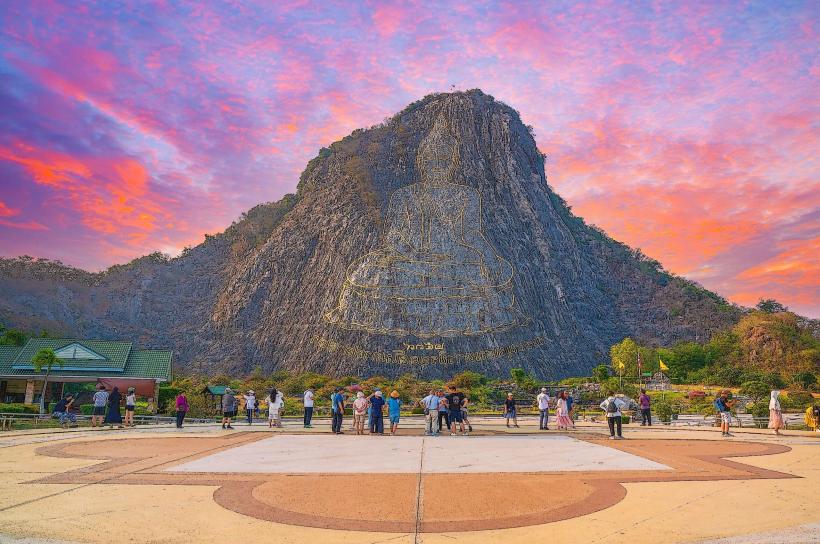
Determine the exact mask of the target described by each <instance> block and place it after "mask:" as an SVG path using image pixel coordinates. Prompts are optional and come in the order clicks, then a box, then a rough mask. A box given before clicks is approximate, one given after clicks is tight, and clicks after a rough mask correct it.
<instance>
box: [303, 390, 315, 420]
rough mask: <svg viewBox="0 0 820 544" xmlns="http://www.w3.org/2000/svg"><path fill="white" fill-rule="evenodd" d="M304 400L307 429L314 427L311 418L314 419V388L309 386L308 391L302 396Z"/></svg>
mask: <svg viewBox="0 0 820 544" xmlns="http://www.w3.org/2000/svg"><path fill="white" fill-rule="evenodd" d="M302 402H303V403H304V405H305V429H312V428H313V425H311V424H310V421H311V419H313V389H312V388H310V387H308V389H307V391H305V393H304V395H303V396H302Z"/></svg>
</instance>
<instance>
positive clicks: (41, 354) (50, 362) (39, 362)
mask: <svg viewBox="0 0 820 544" xmlns="http://www.w3.org/2000/svg"><path fill="white" fill-rule="evenodd" d="M31 364H32V365H34V372H40V371H42V370H43V368H45V369H46V377H45V379H43V391H42V393H41V394H40V414H41V415H42V414H44V413H45V411H46V408H45V402H46V387H47V386H48V375H49V374H51V368H52V367H53V366H54V365H55V364H56V365H59V366H60V368H62V367H63V360H62V359H60V358H59V357H57V356H56V355H55V354H54V350H53V349H48V348H46V349H41V350H40V351H38V352H37V354H36V355H35V356H34V357H32V358H31Z"/></svg>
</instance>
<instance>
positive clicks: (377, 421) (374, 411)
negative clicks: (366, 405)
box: [368, 389, 385, 434]
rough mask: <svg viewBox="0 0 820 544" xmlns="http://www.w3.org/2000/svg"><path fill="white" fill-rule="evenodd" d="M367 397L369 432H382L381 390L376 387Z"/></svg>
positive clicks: (382, 400)
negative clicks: (368, 404)
mask: <svg viewBox="0 0 820 544" xmlns="http://www.w3.org/2000/svg"><path fill="white" fill-rule="evenodd" d="M368 399H369V400H370V434H384V416H383V415H382V408H384V404H385V403H384V399H383V398H382V392H381V390H379V389H376V391H375V392H374V393H373V394H372V395H370V396H369V397H368Z"/></svg>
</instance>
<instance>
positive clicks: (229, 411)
mask: <svg viewBox="0 0 820 544" xmlns="http://www.w3.org/2000/svg"><path fill="white" fill-rule="evenodd" d="M235 416H236V397H235V396H234V394H233V390H232V389H231V388H230V387H226V388H225V394H224V395H222V428H223V429H233V427H231V419H233V417H235Z"/></svg>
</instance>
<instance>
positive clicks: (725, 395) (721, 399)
mask: <svg viewBox="0 0 820 544" xmlns="http://www.w3.org/2000/svg"><path fill="white" fill-rule="evenodd" d="M732 404H734V403H733V401H731V400H729V391H727V390H726V389H724V390H723V391H721V392H720V393H718V396H717V398H716V399H715V409H716V410H717V412H718V414H720V435H721V436H723V437H729V436H734V435H733V434H731V433H730V432H729V425H730V424H731V423H732Z"/></svg>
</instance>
